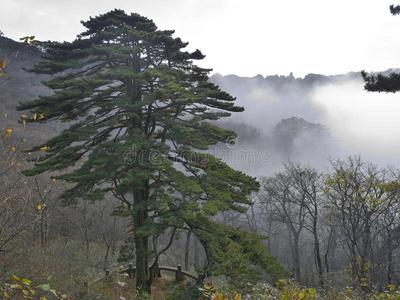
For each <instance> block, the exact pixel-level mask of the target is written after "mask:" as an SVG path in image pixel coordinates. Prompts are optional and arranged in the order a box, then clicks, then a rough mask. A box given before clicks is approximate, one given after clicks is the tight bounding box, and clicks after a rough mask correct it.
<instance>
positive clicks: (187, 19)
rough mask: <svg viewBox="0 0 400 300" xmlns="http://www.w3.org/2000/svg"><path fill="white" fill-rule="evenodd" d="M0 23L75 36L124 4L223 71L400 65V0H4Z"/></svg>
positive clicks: (51, 36) (13, 31)
mask: <svg viewBox="0 0 400 300" xmlns="http://www.w3.org/2000/svg"><path fill="white" fill-rule="evenodd" d="M0 3H1V18H0V30H2V31H3V32H4V33H5V35H6V36H8V37H10V38H13V39H18V38H20V37H22V36H26V35H35V36H36V38H37V39H39V40H58V41H63V40H67V41H71V40H73V39H74V38H75V36H76V35H77V34H79V33H80V32H82V31H83V27H82V25H81V24H80V20H87V19H88V18H89V16H95V15H98V14H101V13H105V12H107V11H109V10H111V9H114V8H120V9H123V10H125V11H126V12H127V13H130V12H137V13H139V14H142V15H144V16H146V17H148V18H151V19H153V20H154V22H155V23H156V24H157V26H158V27H159V28H160V29H175V30H176V36H177V37H180V38H182V40H184V41H188V42H189V43H190V45H189V49H190V50H194V49H196V48H198V49H200V50H201V51H202V52H203V53H204V54H206V56H207V57H206V59H205V60H204V62H203V63H202V64H201V65H202V66H204V67H210V68H213V69H214V72H219V73H221V74H222V75H227V74H237V75H241V76H255V75H257V74H262V75H264V76H265V75H274V74H279V75H288V74H289V73H290V72H293V73H294V75H295V76H296V77H302V76H304V75H306V74H308V73H319V74H325V75H329V74H339V73H347V72H349V71H360V70H363V69H365V70H367V71H380V70H385V69H388V68H393V67H400V31H399V29H400V16H397V17H394V16H392V15H391V14H390V12H389V5H390V4H399V1H398V0H335V1H327V0H302V1H299V0H285V1H284V0H79V1H78V0H0Z"/></svg>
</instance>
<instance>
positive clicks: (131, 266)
mask: <svg viewBox="0 0 400 300" xmlns="http://www.w3.org/2000/svg"><path fill="white" fill-rule="evenodd" d="M132 274H133V263H129V267H128V275H129V277H132Z"/></svg>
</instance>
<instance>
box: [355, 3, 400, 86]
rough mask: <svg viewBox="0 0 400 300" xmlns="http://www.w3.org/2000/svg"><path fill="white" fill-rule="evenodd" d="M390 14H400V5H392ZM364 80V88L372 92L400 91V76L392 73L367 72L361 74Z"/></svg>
mask: <svg viewBox="0 0 400 300" xmlns="http://www.w3.org/2000/svg"><path fill="white" fill-rule="evenodd" d="M390 13H391V14H392V15H394V16H395V15H399V14H400V5H396V6H394V5H391V6H390ZM361 75H362V77H363V78H364V82H365V86H364V88H365V89H366V90H367V91H370V92H379V93H380V92H386V93H396V92H398V91H400V74H399V73H391V74H389V75H388V76H385V75H382V74H377V75H375V74H367V73H366V72H365V71H362V72H361Z"/></svg>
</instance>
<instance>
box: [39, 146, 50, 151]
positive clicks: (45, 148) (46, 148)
mask: <svg viewBox="0 0 400 300" xmlns="http://www.w3.org/2000/svg"><path fill="white" fill-rule="evenodd" d="M48 149H50V147H48V146H44V147H42V148H40V150H48Z"/></svg>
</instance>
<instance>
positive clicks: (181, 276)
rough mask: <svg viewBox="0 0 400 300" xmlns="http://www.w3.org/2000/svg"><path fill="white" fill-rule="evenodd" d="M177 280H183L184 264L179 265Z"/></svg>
mask: <svg viewBox="0 0 400 300" xmlns="http://www.w3.org/2000/svg"><path fill="white" fill-rule="evenodd" d="M176 281H178V282H180V281H183V274H182V265H178V268H177V271H176Z"/></svg>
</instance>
